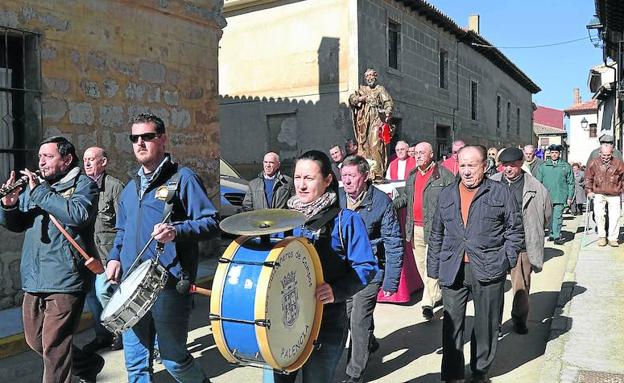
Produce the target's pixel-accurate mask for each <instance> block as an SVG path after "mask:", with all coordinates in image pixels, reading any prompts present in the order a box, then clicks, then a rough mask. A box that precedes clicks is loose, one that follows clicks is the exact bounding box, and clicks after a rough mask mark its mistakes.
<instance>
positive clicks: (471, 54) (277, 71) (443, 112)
mask: <svg viewBox="0 0 624 383" xmlns="http://www.w3.org/2000/svg"><path fill="white" fill-rule="evenodd" d="M403 3H406V2H398V1H394V0H384V1H372V0H358V1H347V0H337V1H329V0H309V1H303V2H300V1H294V2H283V1H249V0H238V1H237V0H229V1H227V2H226V6H225V12H224V15H225V16H226V18H227V22H228V26H227V27H226V28H225V29H224V36H223V39H222V42H221V51H220V77H219V81H220V87H221V88H220V91H221V95H222V97H221V106H220V112H221V113H220V118H221V126H222V130H221V138H222V139H221V149H222V153H223V156H224V158H226V159H227V160H228V161H230V162H231V163H233V164H234V165H235V166H236V167H237V168H239V170H242V171H243V173H245V169H246V168H253V169H255V172H258V171H260V169H261V165H260V163H261V160H262V155H263V153H265V152H266V151H268V150H276V151H278V153H280V155H281V157H282V160H283V161H284V160H285V161H288V160H289V159H292V158H294V157H296V156H297V155H298V154H301V153H303V152H304V151H306V150H309V149H320V150H324V151H328V149H329V147H330V146H331V145H332V144H334V143H338V144H343V143H344V141H345V140H346V139H347V138H352V137H353V128H352V120H351V112H350V110H349V108H348V103H347V98H348V95H349V94H351V93H352V92H354V91H355V90H356V89H357V87H358V85H359V84H360V83H362V82H363V79H362V76H363V73H364V71H365V70H366V68H368V67H373V68H375V69H376V70H377V71H378V73H379V83H380V84H382V85H384V86H385V87H386V89H388V91H389V92H390V94H391V95H392V97H393V99H394V100H395V104H396V111H395V113H394V117H396V119H397V122H398V130H397V133H396V135H395V137H396V138H395V142H396V140H398V139H403V140H406V141H408V142H414V143H415V142H418V141H423V140H425V141H429V142H431V143H432V144H433V145H434V150H435V151H436V152H437V153H436V154H438V155H439V154H441V152H443V151H445V150H448V148H449V144H450V142H451V141H452V140H453V139H459V138H461V139H464V140H465V141H466V142H470V143H477V144H483V145H486V146H488V147H489V146H497V147H501V146H507V145H514V146H515V145H523V144H526V143H530V142H532V141H533V133H532V112H533V109H532V102H531V97H532V93H533V92H537V91H539V88H538V87H537V86H536V85H535V84H533V83H532V82H530V80H528V81H529V83H530V84H532V85H531V86H526V85H522V84H521V83H520V82H519V81H517V76H516V77H513V76H511V75H510V74H509V70H507V71H506V70H503V69H501V67H500V65H498V64H495V62H494V61H492V60H491V59H488V58H487V57H485V56H484V55H483V54H482V53H481V52H479V51H477V50H476V49H474V48H473V47H471V46H470V45H467V44H466V43H463V42H460V41H459V38H458V37H457V36H456V35H455V34H454V33H465V31H463V30H461V28H459V27H458V26H457V25H455V24H453V25H455V27H456V28H457V30H459V32H454V33H452V32H449V29H448V28H445V27H443V26H441V25H440V24H439V22H433V21H432V20H431V19H430V18H427V17H425V16H423V15H419V14H418V13H417V12H415V11H414V10H413V9H411V8H410V7H408V6H406V5H403ZM412 3H418V4H420V3H425V2H419V1H414V2H412ZM438 16H439V14H438ZM438 21H439V20H438ZM444 22H445V23H446V22H449V23H453V22H452V21H450V19H447V21H444ZM389 23H393V24H394V25H395V26H398V28H399V31H398V37H399V39H398V55H397V56H398V68H397V69H393V68H391V67H390V66H389V60H388V44H389V39H388V33H389V30H388V26H389ZM441 50H442V51H444V52H445V54H446V60H447V63H446V69H445V73H444V76H445V86H444V87H441V86H440V82H441V81H440V51H441ZM511 65H512V66H513V64H511ZM514 68H515V67H514ZM516 69H517V68H516ZM520 73H521V72H520ZM522 76H524V75H523V74H522ZM524 77H525V78H526V76H524ZM527 79H528V78H527ZM473 89H474V90H475V91H474V92H473ZM473 93H474V94H476V100H475V102H474V103H473V99H472V94H473ZM497 100H500V101H499V102H500V108H499V111H498V112H497ZM473 105H476V110H475V111H474V117H475V118H473V108H472V106H473ZM497 115H498V119H497ZM508 115H509V117H507V116H508ZM497 120H498V121H499V122H498V129H497ZM389 152H390V153H391V152H392V149H390V151H389ZM247 174H249V173H247Z"/></svg>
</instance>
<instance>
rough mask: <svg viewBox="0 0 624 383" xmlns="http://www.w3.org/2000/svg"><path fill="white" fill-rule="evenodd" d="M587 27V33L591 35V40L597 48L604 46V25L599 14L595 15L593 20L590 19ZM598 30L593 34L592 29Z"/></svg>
mask: <svg viewBox="0 0 624 383" xmlns="http://www.w3.org/2000/svg"><path fill="white" fill-rule="evenodd" d="M585 27H586V28H587V34H588V35H589V41H591V42H592V44H594V46H595V47H596V48H602V44H603V41H602V32H603V30H602V29H603V25H602V22H600V19H599V18H598V16H596V15H594V16H593V17H592V18H591V20H589V23H587V25H586V26H585ZM594 30H595V31H596V32H595V34H594V35H593V36H592V31H594Z"/></svg>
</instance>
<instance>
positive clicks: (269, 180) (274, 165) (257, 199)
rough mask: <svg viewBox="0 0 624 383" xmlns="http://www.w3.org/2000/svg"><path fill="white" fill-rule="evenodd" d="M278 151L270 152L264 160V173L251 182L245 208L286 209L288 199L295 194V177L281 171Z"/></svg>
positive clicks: (247, 209)
mask: <svg viewBox="0 0 624 383" xmlns="http://www.w3.org/2000/svg"><path fill="white" fill-rule="evenodd" d="M280 166H281V163H280V159H279V156H278V155H277V153H274V152H268V153H267V154H265V155H264V159H263V160H262V173H260V174H259V175H258V177H256V178H254V179H253V180H251V181H250V182H249V190H247V193H246V194H245V198H244V199H243V210H244V211H250V210H259V209H285V208H286V202H288V199H289V198H290V197H292V196H293V195H294V194H295V187H294V184H293V179H292V178H291V177H289V176H287V175H285V174H282V173H281V172H280Z"/></svg>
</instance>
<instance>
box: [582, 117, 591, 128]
mask: <svg viewBox="0 0 624 383" xmlns="http://www.w3.org/2000/svg"><path fill="white" fill-rule="evenodd" d="M587 126H589V121H587V119H586V118H585V117H583V119H582V120H581V128H583V130H587Z"/></svg>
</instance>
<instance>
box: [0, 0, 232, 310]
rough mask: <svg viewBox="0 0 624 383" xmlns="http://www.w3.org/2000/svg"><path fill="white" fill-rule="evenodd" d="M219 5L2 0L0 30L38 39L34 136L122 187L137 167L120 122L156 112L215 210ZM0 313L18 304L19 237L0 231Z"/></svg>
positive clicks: (207, 1) (191, 0)
mask: <svg viewBox="0 0 624 383" xmlns="http://www.w3.org/2000/svg"><path fill="white" fill-rule="evenodd" d="M222 7H223V1H222V0H166V1H162V0H133V1H126V0H82V1H75V0H3V1H2V2H1V3H0V27H3V26H4V27H10V28H16V29H20V30H26V31H30V32H36V33H40V34H41V40H40V46H41V74H42V80H43V89H42V90H43V94H42V96H41V100H42V121H43V127H42V132H40V133H38V134H39V136H40V137H47V136H51V135H56V134H62V135H64V136H66V137H68V138H69V139H70V141H72V142H73V143H74V144H75V145H76V148H77V150H78V152H79V155H81V154H82V152H83V151H84V149H86V148H87V147H89V146H92V145H98V146H102V147H104V148H105V149H106V150H107V152H108V154H109V164H110V165H109V171H110V173H112V174H113V175H115V176H117V177H119V178H121V179H122V180H127V179H128V172H129V171H131V170H132V169H135V168H136V167H137V165H136V162H135V160H134V156H133V154H132V146H131V143H130V141H129V140H128V133H129V130H130V124H129V120H130V118H131V117H132V116H134V115H136V114H138V113H140V112H152V113H155V114H157V115H159V116H160V117H161V118H162V119H163V120H164V121H165V125H166V127H167V135H168V137H169V145H168V150H169V151H170V152H171V153H172V155H173V157H174V159H175V160H176V161H178V162H180V163H182V164H184V165H187V166H190V167H191V168H193V169H194V170H196V171H197V172H198V173H199V175H200V177H201V178H202V180H203V181H204V184H205V185H206V187H207V189H208V193H209V195H210V196H211V198H212V199H213V201H215V203H218V201H219V198H217V197H218V191H219V188H218V186H219V184H218V178H217V171H218V157H219V122H218V99H217V95H218V87H217V84H218V73H217V71H218V65H217V56H218V43H219V39H220V38H221V34H222V28H223V27H224V25H225V20H224V19H223V17H222ZM0 241H2V242H3V243H5V244H7V243H8V244H9V246H8V248H3V250H2V251H1V252H0V272H2V274H1V276H0V278H1V280H0V286H1V288H2V290H0V308H3V307H6V306H8V305H12V304H13V303H17V302H19V294H20V293H19V292H17V291H18V288H19V281H18V280H16V275H18V274H19V273H17V268H18V266H17V264H18V259H19V251H20V248H21V245H20V242H21V236H16V235H14V234H11V233H8V232H7V231H6V230H4V229H0Z"/></svg>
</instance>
